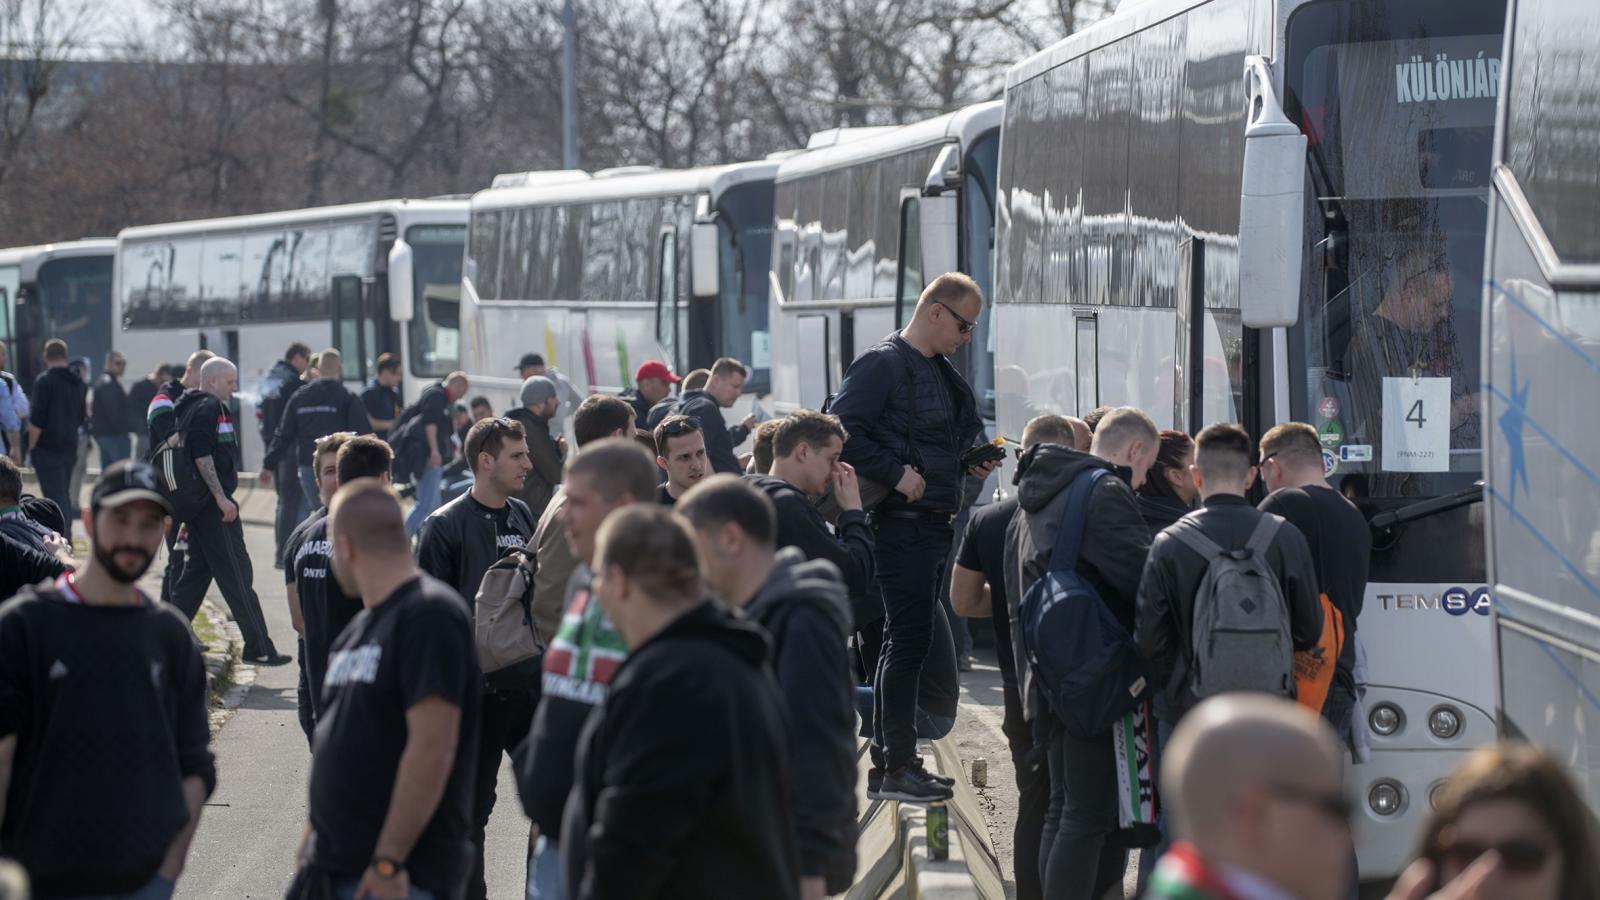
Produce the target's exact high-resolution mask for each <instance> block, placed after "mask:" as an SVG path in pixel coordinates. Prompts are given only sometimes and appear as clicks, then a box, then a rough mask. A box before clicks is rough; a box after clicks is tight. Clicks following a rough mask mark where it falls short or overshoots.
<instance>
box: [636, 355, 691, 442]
mask: <svg viewBox="0 0 1600 900" xmlns="http://www.w3.org/2000/svg"><path fill="white" fill-rule="evenodd" d="M678 381H679V379H678V376H676V375H674V374H672V369H671V368H670V367H668V366H667V364H666V363H664V362H662V361H661V360H659V359H647V360H645V361H644V362H642V363H640V364H639V368H637V369H635V370H634V372H633V384H634V388H633V390H631V391H626V392H624V393H623V394H622V399H624V400H626V401H628V405H629V406H631V407H633V411H634V415H635V419H634V427H635V428H638V429H639V430H640V431H647V432H648V431H654V430H655V429H654V428H653V427H651V426H650V410H651V409H652V408H653V407H654V406H655V405H656V404H657V403H662V402H664V401H666V400H668V399H671V397H672V386H673V385H675V384H677V383H678Z"/></svg>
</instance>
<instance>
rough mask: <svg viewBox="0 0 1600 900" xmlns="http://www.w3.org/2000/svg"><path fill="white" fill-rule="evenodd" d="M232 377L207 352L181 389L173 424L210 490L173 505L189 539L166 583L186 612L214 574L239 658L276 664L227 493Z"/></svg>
mask: <svg viewBox="0 0 1600 900" xmlns="http://www.w3.org/2000/svg"><path fill="white" fill-rule="evenodd" d="M238 378H239V373H238V370H237V369H235V368H234V365H233V363H231V362H229V361H228V360H226V359H223V358H222V357H220V356H218V357H215V358H213V359H209V360H207V361H206V364H205V365H204V366H202V367H201V368H200V387H199V389H197V390H191V391H186V392H185V393H184V395H183V397H182V398H181V399H180V400H179V401H178V406H177V409H176V414H177V428H178V429H179V430H180V431H182V432H183V449H184V450H185V451H186V452H187V453H188V455H189V458H190V459H191V460H192V461H193V462H194V466H195V469H196V471H197V472H198V474H199V477H200V480H201V481H202V482H203V483H204V484H205V486H206V488H207V489H208V490H209V491H210V496H208V497H207V498H206V501H205V502H201V503H200V504H199V505H198V506H197V507H195V508H193V509H185V510H180V513H181V514H182V515H183V518H184V524H186V525H187V526H188V529H187V531H188V535H189V547H188V553H187V555H186V556H185V558H184V562H183V574H182V575H180V576H178V582H177V584H175V585H173V587H172V603H173V605H174V606H176V607H178V608H179V609H181V610H183V613H184V615H186V616H188V617H189V618H190V619H193V618H194V616H195V613H197V612H199V611H200V602H201V601H202V600H204V599H205V596H206V590H207V589H208V588H210V587H211V581H212V579H213V578H215V579H216V582H217V587H218V588H219V589H221V591H222V599H223V600H225V601H227V603H228V609H229V610H230V611H231V612H232V613H233V618H234V621H236V622H238V623H239V631H240V633H241V634H242V635H243V636H244V658H245V659H247V660H249V661H250V662H253V663H257V664H259V665H266V666H281V665H283V664H284V663H287V662H289V657H287V656H284V655H283V654H281V653H279V652H278V650H277V648H276V647H274V646H273V644H272V637H271V636H270V635H269V634H268V633H267V622H266V619H264V618H263V617H262V615H261V600H260V599H259V598H258V597H257V596H256V589H255V583H254V573H253V571H252V569H251V565H250V553H249V551H248V550H246V549H245V544H244V526H243V524H241V523H240V521H239V505H238V504H237V503H235V502H234V499H233V492H234V491H235V490H237V489H238V487H239V434H238V431H237V430H236V429H235V427H234V424H233V414H232V413H231V412H229V409H228V401H229V400H230V399H232V398H233V392H234V391H235V390H236V389H237V388H238Z"/></svg>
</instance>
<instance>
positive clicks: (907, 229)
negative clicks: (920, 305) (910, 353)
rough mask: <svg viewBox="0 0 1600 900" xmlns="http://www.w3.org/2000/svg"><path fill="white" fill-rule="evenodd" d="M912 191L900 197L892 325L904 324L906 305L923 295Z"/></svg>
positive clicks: (918, 220)
mask: <svg viewBox="0 0 1600 900" xmlns="http://www.w3.org/2000/svg"><path fill="white" fill-rule="evenodd" d="M921 209H922V208H921V207H920V206H918V205H917V195H916V192H915V191H905V192H903V193H902V194H901V196H900V279H899V281H900V287H899V290H898V291H896V293H895V305H894V327H896V328H900V327H902V326H904V325H905V323H906V318H907V317H906V311H907V310H906V307H907V304H909V305H910V306H911V307H913V308H914V307H915V306H916V305H917V297H919V296H921V294H922V218H921Z"/></svg>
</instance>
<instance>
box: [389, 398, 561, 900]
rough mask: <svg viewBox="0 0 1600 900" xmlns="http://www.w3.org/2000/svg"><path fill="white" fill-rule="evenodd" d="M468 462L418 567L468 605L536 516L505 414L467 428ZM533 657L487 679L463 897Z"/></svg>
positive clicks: (533, 679)
mask: <svg viewBox="0 0 1600 900" xmlns="http://www.w3.org/2000/svg"><path fill="white" fill-rule="evenodd" d="M462 451H463V454H464V455H465V457H466V459H467V460H468V462H469V463H470V464H471V465H472V475H473V481H472V488H471V489H470V490H468V491H467V493H465V494H462V495H461V496H460V497H457V498H456V499H454V500H452V501H450V502H449V503H446V504H445V505H444V506H441V507H439V509H437V510H435V511H434V513H433V515H431V516H429V517H428V518H427V520H426V521H424V522H423V523H422V536H421V537H420V538H419V539H418V541H417V564H418V565H419V566H420V567H421V568H422V571H424V572H427V573H428V574H429V575H432V576H433V577H434V578H437V579H439V580H440V581H442V582H444V583H445V584H448V585H450V586H451V587H452V588H455V590H456V592H457V593H459V594H460V595H461V596H462V598H463V599H466V601H467V605H468V606H469V607H470V606H471V605H472V602H473V601H472V599H471V598H475V597H477V596H478V586H479V585H480V584H481V583H482V582H483V574H484V573H485V572H487V571H488V570H489V567H490V566H491V565H494V562H495V560H497V559H499V558H500V556H501V554H503V553H505V552H506V551H507V550H510V549H513V548H516V547H521V546H523V545H525V544H527V543H528V539H529V538H531V537H532V536H533V526H534V521H535V520H534V517H533V514H532V513H530V512H529V511H528V507H527V506H526V505H525V504H524V503H523V502H522V501H521V500H518V499H517V497H516V495H517V494H518V493H519V492H520V491H521V490H522V483H523V480H524V479H526V478H527V475H528V472H529V470H530V469H532V467H533V465H532V463H531V462H529V460H528V442H527V437H526V435H525V433H524V432H523V430H522V426H521V425H519V424H517V423H516V422H512V421H508V420H506V419H497V418H490V419H481V420H479V421H478V422H477V423H475V424H474V425H473V426H472V429H471V430H470V431H468V432H467V440H466V443H465V445H464V446H463V448H462ZM540 674H541V673H540V669H539V665H538V660H533V661H531V662H530V664H529V665H521V664H519V665H516V666H511V667H509V668H506V669H501V670H499V671H497V672H491V673H489V674H488V675H485V676H484V679H483V681H484V683H483V712H482V715H481V716H480V717H479V719H478V722H479V732H478V743H477V754H478V760H477V768H476V772H477V776H476V782H475V783H474V786H473V830H472V840H473V845H474V847H475V849H476V861H475V862H474V865H473V869H472V875H471V877H470V878H469V880H468V881H467V897H468V898H470V900H484V897H486V896H487V885H486V884H485V882H484V869H483V841H484V828H485V827H486V826H487V825H488V824H489V814H490V813H492V812H493V811H494V801H495V793H494V789H495V781H496V780H497V778H498V776H499V774H500V754H501V753H508V754H509V753H511V752H512V751H513V750H514V749H516V747H517V745H518V744H521V743H522V740H523V738H525V737H527V735H528V728H529V727H530V726H531V725H532V724H533V710H534V707H535V706H537V705H538V703H539V677H540Z"/></svg>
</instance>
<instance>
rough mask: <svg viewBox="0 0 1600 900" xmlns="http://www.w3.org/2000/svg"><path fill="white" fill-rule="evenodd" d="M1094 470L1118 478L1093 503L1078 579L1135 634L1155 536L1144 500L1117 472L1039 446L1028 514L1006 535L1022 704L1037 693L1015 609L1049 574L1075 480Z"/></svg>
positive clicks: (1024, 500)
mask: <svg viewBox="0 0 1600 900" xmlns="http://www.w3.org/2000/svg"><path fill="white" fill-rule="evenodd" d="M1090 469H1108V470H1110V471H1112V472H1117V475H1116V476H1115V477H1110V478H1101V479H1100V480H1099V481H1098V482H1097V483H1096V484H1095V486H1094V493H1093V494H1091V495H1090V496H1089V509H1088V522H1087V523H1086V525H1085V526H1084V531H1083V545H1082V547H1081V548H1080V549H1079V552H1078V574H1079V575H1081V576H1082V577H1083V578H1084V580H1085V581H1087V582H1089V584H1091V585H1093V586H1094V589H1095V590H1096V591H1098V592H1099V593H1100V599H1101V600H1102V601H1103V602H1104V603H1105V604H1106V608H1107V609H1109V610H1110V611H1111V613H1112V615H1115V616H1116V617H1117V619H1118V621H1120V622H1121V623H1122V625H1123V627H1124V628H1126V629H1128V633H1129V634H1132V633H1133V627H1134V607H1135V601H1136V599H1137V597H1138V594H1139V576H1140V575H1141V574H1142V573H1143V572H1144V562H1145V557H1146V556H1147V555H1148V554H1149V552H1150V531H1149V529H1148V528H1146V526H1145V523H1144V518H1143V517H1142V516H1140V514H1139V503H1138V498H1136V497H1135V496H1134V493H1133V489H1132V488H1130V487H1128V483H1127V482H1126V481H1124V480H1123V478H1122V474H1121V472H1120V471H1118V468H1117V466H1115V465H1113V464H1111V463H1109V462H1107V461H1106V460H1103V459H1100V458H1099V457H1096V456H1090V455H1089V454H1087V453H1080V452H1078V451H1077V450H1070V449H1068V448H1066V447H1063V446H1061V445H1060V444H1040V445H1038V446H1037V447H1035V448H1033V449H1032V450H1030V451H1028V454H1027V455H1026V456H1024V457H1023V460H1022V468H1021V472H1022V481H1021V483H1020V484H1019V485H1018V488H1017V500H1018V503H1019V504H1020V505H1021V507H1022V513H1021V514H1020V515H1018V516H1016V517H1015V518H1013V519H1012V520H1011V525H1010V526H1009V527H1008V528H1007V530H1006V606H1007V609H1009V611H1010V612H1011V621H1012V622H1016V623H1018V627H1016V628H1013V629H1012V646H1013V648H1014V649H1015V651H1016V655H1017V660H1018V666H1017V667H1018V668H1019V669H1020V670H1021V671H1020V672H1018V673H1017V674H1018V676H1019V677H1020V678H1021V679H1022V689H1023V693H1024V696H1027V692H1028V691H1029V689H1030V688H1031V686H1032V680H1033V676H1032V671H1031V669H1030V668H1029V667H1028V666H1025V665H1022V661H1023V660H1026V659H1027V658H1028V657H1027V655H1026V652H1025V651H1024V649H1023V637H1022V627H1021V621H1022V620H1021V618H1020V617H1019V616H1018V615H1017V608H1018V607H1019V606H1020V605H1021V603H1022V595H1023V594H1026V593H1027V592H1028V588H1030V587H1033V583H1034V582H1035V581H1038V580H1039V577H1040V576H1041V575H1043V574H1044V573H1045V572H1046V571H1047V570H1048V569H1049V566H1050V551H1051V549H1052V548H1053V547H1054V546H1055V542H1056V528H1057V526H1058V525H1059V524H1060V522H1061V514H1062V512H1063V510H1064V509H1065V508H1066V503H1067V488H1068V487H1069V486H1071V484H1072V480H1073V479H1074V478H1076V477H1077V476H1078V475H1080V474H1082V473H1084V472H1087V471H1089V470H1090ZM1123 471H1125V470H1123Z"/></svg>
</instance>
